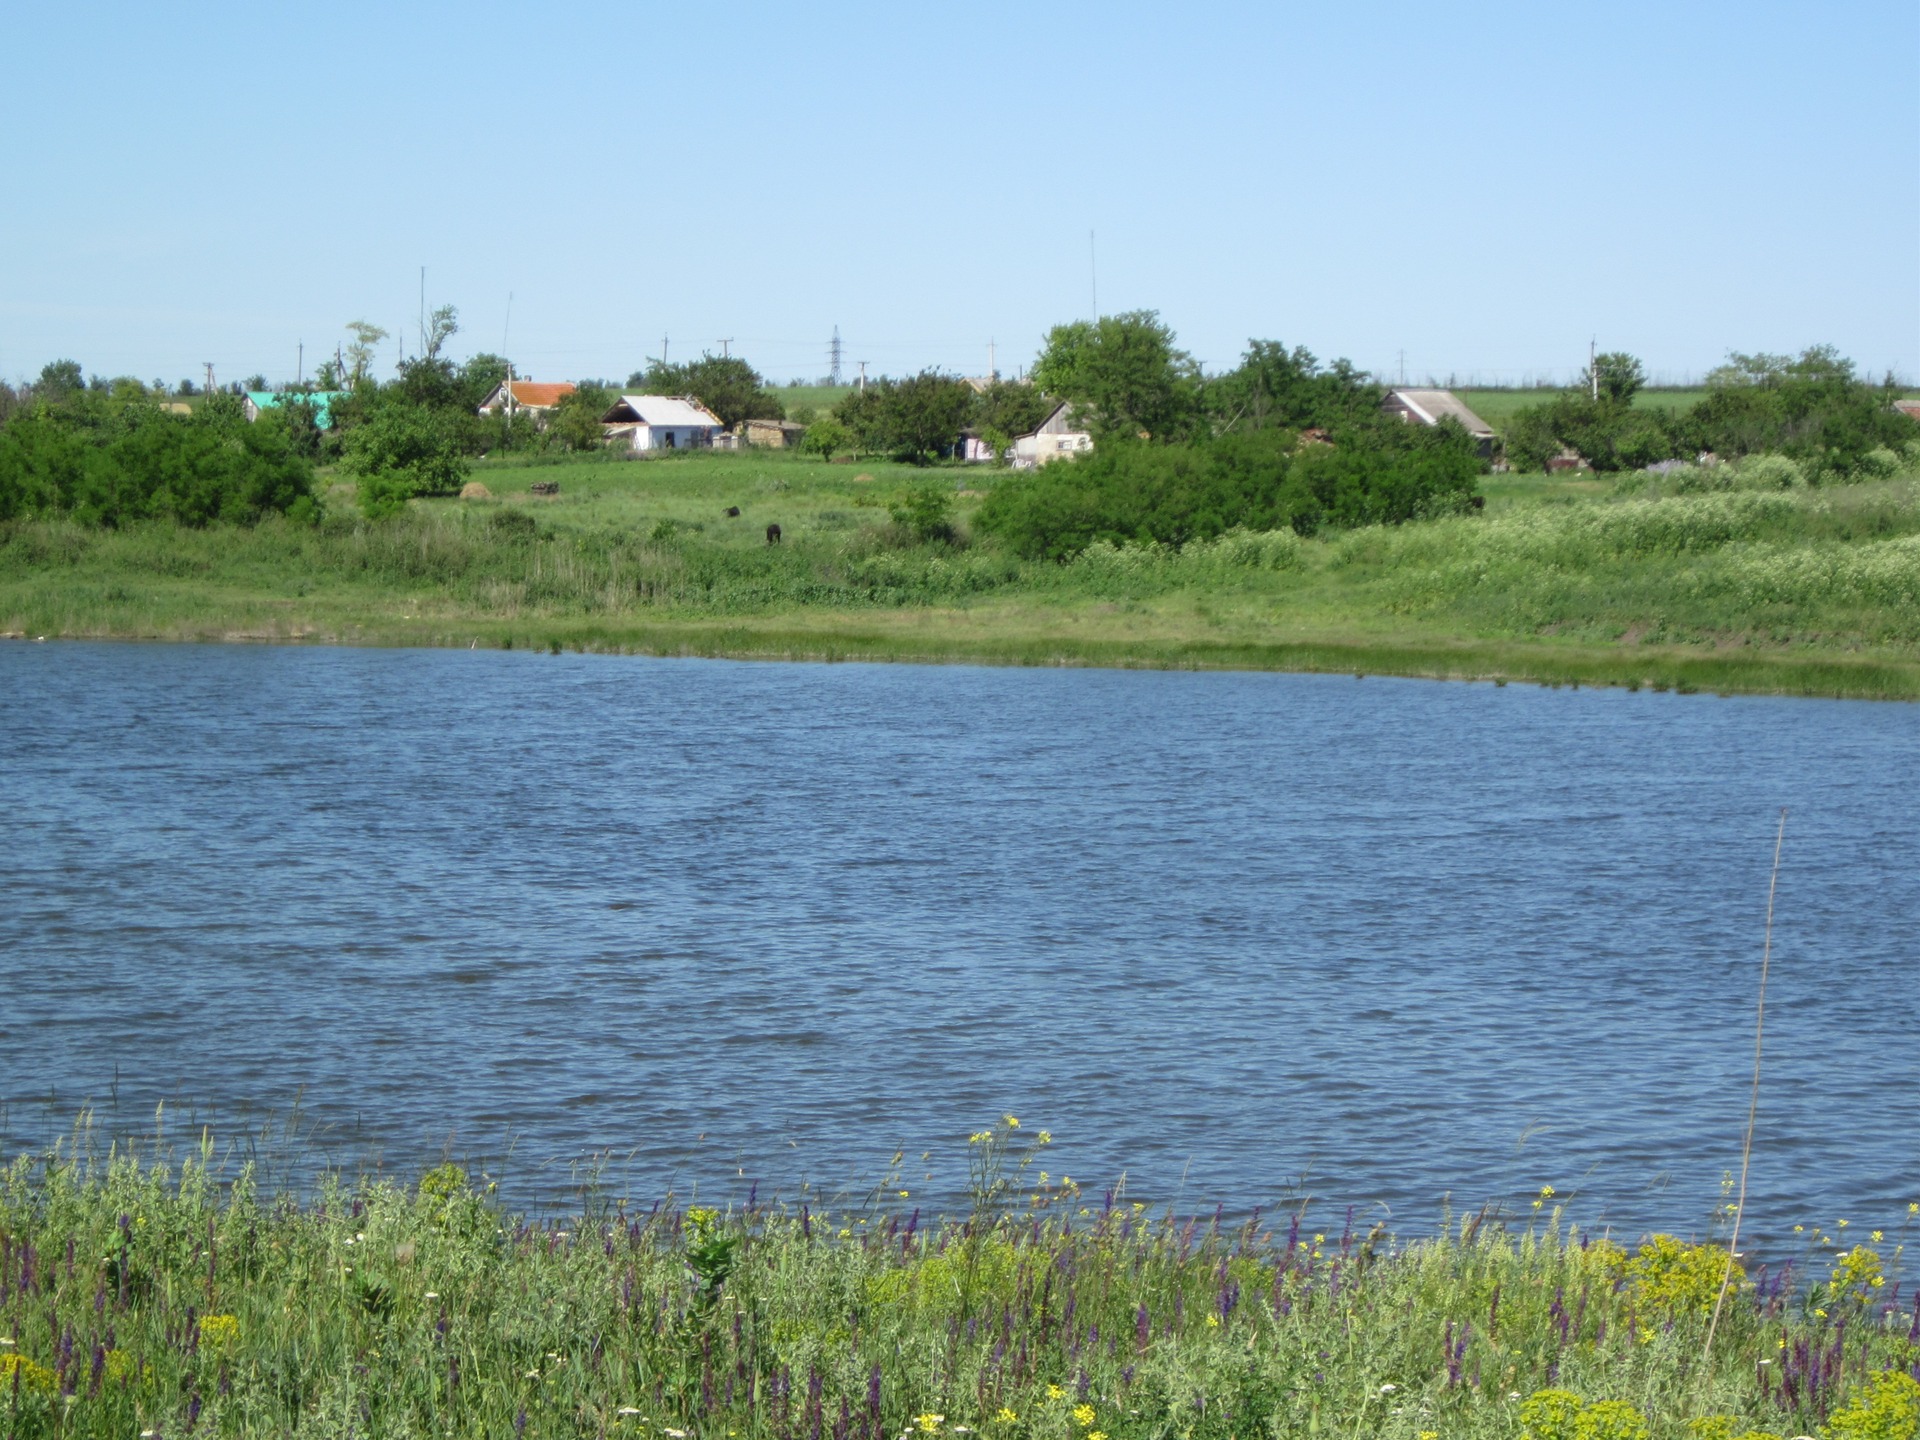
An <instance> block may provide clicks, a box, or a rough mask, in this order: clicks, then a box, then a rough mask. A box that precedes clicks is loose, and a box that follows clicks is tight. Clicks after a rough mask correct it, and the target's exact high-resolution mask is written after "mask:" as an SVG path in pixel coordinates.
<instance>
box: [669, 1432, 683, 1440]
mask: <svg viewBox="0 0 1920 1440" xmlns="http://www.w3.org/2000/svg"><path fill="white" fill-rule="evenodd" d="M667 1434H669V1435H671V1436H672V1437H673V1440H687V1432H686V1431H684V1430H669V1431H667Z"/></svg>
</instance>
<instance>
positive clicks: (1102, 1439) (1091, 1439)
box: [1087, 1430, 1107, 1440]
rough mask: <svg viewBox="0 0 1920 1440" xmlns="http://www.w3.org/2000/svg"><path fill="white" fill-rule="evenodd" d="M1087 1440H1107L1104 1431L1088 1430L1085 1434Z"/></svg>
mask: <svg viewBox="0 0 1920 1440" xmlns="http://www.w3.org/2000/svg"><path fill="white" fill-rule="evenodd" d="M1087 1440H1107V1432H1106V1431H1104V1430H1089V1431H1088V1432H1087Z"/></svg>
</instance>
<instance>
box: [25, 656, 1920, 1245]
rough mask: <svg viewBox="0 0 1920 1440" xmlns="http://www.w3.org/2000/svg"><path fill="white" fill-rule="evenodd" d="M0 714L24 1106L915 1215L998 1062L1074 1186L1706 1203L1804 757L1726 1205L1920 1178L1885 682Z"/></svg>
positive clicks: (950, 1158) (205, 691)
mask: <svg viewBox="0 0 1920 1440" xmlns="http://www.w3.org/2000/svg"><path fill="white" fill-rule="evenodd" d="M0 734H4V735H5V736H6V750H5V757H4V761H0V845H4V847H5V853H6V856H7V863H8V872H9V873H8V877H7V885H6V901H5V904H4V905H3V906H0V954H4V955H5V956H6V957H7V960H6V971H7V978H6V981H5V996H6V1001H5V1005H4V1020H3V1021H0V1024H3V1026H4V1028H3V1029H0V1100H4V1103H5V1109H4V1113H3V1114H0V1139H3V1140H4V1141H5V1144H6V1146H7V1149H8V1151H9V1153H12V1152H17V1151H18V1150H20V1149H23V1148H29V1147H40V1146H44V1145H46V1144H48V1143H49V1142H50V1141H51V1140H52V1139H53V1138H54V1137H56V1136H58V1135H59V1134H61V1133H63V1132H65V1131H68V1130H70V1129H71V1127H72V1125H73V1123H74V1120H75V1117H76V1115H77V1114H78V1113H79V1112H80V1111H81V1110H82V1109H83V1108H85V1109H91V1110H92V1112H93V1114H94V1119H95V1123H96V1125H97V1126H98V1127H99V1129H100V1131H101V1132H102V1134H103V1135H106V1134H113V1133H138V1132H141V1131H143V1130H151V1129H152V1127H153V1123H154V1110H155V1106H156V1105H158V1104H160V1103H161V1102H163V1101H164V1102H165V1103H166V1105H167V1107H168V1110H167V1115H168V1117H169V1118H168V1119H167V1121H166V1124H167V1127H168V1131H167V1133H168V1134H169V1135H170V1136H171V1137H172V1138H174V1139H176V1140H181V1139H191V1138H193V1137H194V1136H195V1135H197V1134H198V1127H199V1126H200V1125H202V1124H207V1125H211V1126H212V1127H213V1129H214V1130H215V1132H216V1133H217V1134H218V1135H220V1136H224V1137H226V1139H227V1140H228V1141H229V1142H236V1141H240V1140H242V1139H244V1137H246V1136H247V1135H249V1134H257V1133H258V1132H259V1129H260V1127H261V1126H262V1125H263V1123H265V1122H267V1121H268V1119H269V1117H272V1118H273V1120H274V1123H277V1124H279V1125H282V1126H286V1125H289V1124H290V1125H291V1126H292V1129H293V1131H294V1132H295V1134H296V1135H297V1136H298V1142H297V1143H298V1148H299V1150H300V1153H301V1155H302V1157H303V1159H304V1161H305V1162H310V1163H321V1162H328V1163H338V1164H343V1165H350V1166H358V1165H373V1164H379V1165H384V1166H386V1167H389V1168H391V1169H393V1170H396V1171H399V1172H401V1173H405V1172H406V1171H408V1170H410V1169H413V1168H416V1167H417V1166H418V1165H420V1164H422V1163H432V1162H434V1161H436V1160H438V1159H439V1158H441V1157H442V1156H443V1155H452V1156H453V1157H455V1158H459V1159H463V1160H465V1161H467V1162H468V1163H471V1164H474V1165H477V1166H479V1167H481V1168H483V1169H485V1170H486V1171H487V1172H488V1173H491V1174H495V1175H498V1176H499V1177H500V1178H501V1181H502V1187H503V1191H504V1192H505V1193H507V1194H509V1195H512V1196H514V1197H515V1198H516V1199H517V1200H519V1201H523V1202H524V1203H528V1204H566V1203H577V1187H578V1186H579V1185H580V1184H581V1183H582V1176H583V1175H586V1174H589V1173H590V1172H594V1171H596V1170H597V1171H598V1172H599V1174H600V1179H599V1180H598V1182H597V1183H599V1184H601V1185H613V1186H617V1188H618V1189H619V1190H621V1191H622V1192H629V1191H630V1192H631V1193H633V1194H634V1195H637V1196H643V1197H646V1198H647V1199H648V1200H651V1199H652V1198H655V1197H657V1196H658V1195H659V1194H660V1193H661V1192H662V1191H664V1190H665V1189H667V1188H668V1187H669V1186H671V1187H673V1188H674V1189H675V1191H676V1193H679V1194H682V1195H685V1194H688V1193H691V1192H692V1191H693V1190H694V1189H695V1188H696V1187H697V1188H698V1190H699V1192H700V1193H701V1194H702V1195H705V1196H711V1197H719V1198H724V1197H727V1196H733V1195H740V1196H744V1195H745V1193H746V1192H747V1191H748V1189H749V1187H751V1186H754V1185H756V1184H757V1185H758V1186H759V1189H760V1195H761V1197H762V1198H765V1197H766V1196H767V1195H770V1194H774V1193H779V1194H785V1195H792V1194H797V1193H799V1187H800V1186H801V1185H802V1184H807V1185H809V1186H812V1187H814V1188H815V1189H816V1190H820V1191H827V1192H845V1193H847V1194H850V1195H859V1194H863V1193H864V1192H865V1189H866V1187H868V1186H870V1185H873V1184H875V1183H876V1182H878V1181H879V1180H880V1178H881V1177H882V1176H883V1175H884V1174H885V1173H886V1172H887V1171H888V1168H889V1163H890V1161H891V1160H892V1157H893V1156H894V1154H895V1152H896V1150H899V1151H902V1152H904V1153H905V1156H906V1159H905V1160H904V1161H903V1163H902V1166H901V1167H900V1177H899V1179H898V1181H897V1182H896V1183H897V1185H898V1188H899V1189H901V1190H907V1191H909V1192H910V1193H911V1194H912V1196H913V1200H912V1202H911V1203H919V1202H920V1201H921V1200H922V1199H924V1200H925V1201H926V1202H927V1203H928V1204H929V1205H930V1206H934V1207H943V1206H951V1205H953V1204H955V1203H958V1196H959V1195H960V1194H961V1191H962V1188H963V1186H964V1182H965V1168H964V1167H965V1159H966V1151H967V1146H966V1137H967V1135H968V1133H969V1132H971V1131H973V1130H977V1129H979V1128H980V1127H981V1126H983V1125H985V1124H987V1123H989V1122H991V1121H992V1120H994V1119H996V1118H997V1117H999V1116H1000V1115H1002V1114H1004V1113H1011V1114H1015V1115H1018V1116H1019V1117H1020V1118H1021V1120H1022V1122H1023V1129H1024V1130H1025V1131H1026V1132H1027V1133H1032V1132H1033V1131H1035V1130H1037V1129H1039V1128H1040V1127H1046V1128H1048V1129H1050V1130H1051V1131H1052V1134H1053V1137H1054V1142H1053V1144H1052V1146H1051V1147H1050V1148H1049V1150H1048V1151H1047V1152H1046V1154H1045V1158H1044V1159H1043V1160H1041V1161H1039V1162H1037V1166H1038V1165H1044V1166H1045V1168H1046V1169H1047V1170H1048V1171H1049V1173H1050V1175H1051V1176H1053V1177H1055V1178H1056V1179H1057V1177H1058V1176H1059V1175H1061V1174H1063V1173H1064V1174H1070V1175H1072V1176H1073V1177H1074V1178H1075V1179H1076V1180H1077V1181H1080V1182H1081V1183H1082V1184H1083V1185H1084V1186H1085V1187H1086V1190H1087V1193H1088V1195H1090V1196H1094V1197H1098V1196H1100V1195H1102V1193H1103V1192H1104V1191H1105V1190H1106V1189H1107V1188H1109V1187H1111V1186H1114V1185H1115V1184H1117V1183H1119V1182H1121V1181H1122V1179H1123V1178H1124V1185H1125V1192H1124V1193H1125V1194H1126V1196H1127V1197H1128V1198H1129V1199H1132V1200H1139V1201H1144V1202H1147V1203H1151V1204H1155V1205H1158V1204H1162V1203H1172V1204H1177V1205H1178V1206H1180V1207H1181V1208H1182V1209H1183V1210H1200V1211H1210V1210H1211V1209H1212V1208H1213V1207H1214V1206H1215V1205H1216V1204H1223V1205H1225V1206H1227V1207H1228V1209H1229V1210H1231V1211H1244V1210H1246V1209H1248V1208H1250V1207H1252V1206H1254V1205H1265V1206H1272V1205H1276V1204H1281V1203H1299V1201H1300V1200H1301V1199H1302V1198H1303V1197H1309V1198H1310V1203H1311V1204H1312V1206H1313V1207H1314V1208H1315V1210H1316V1211H1317V1212H1319V1211H1323V1212H1324V1213H1326V1214H1328V1215H1330V1216H1333V1217H1335V1218H1338V1216H1339V1215H1340V1212H1342V1211H1343V1210H1344V1208H1345V1207H1346V1206H1348V1205H1352V1206H1355V1207H1358V1208H1357V1212H1356V1213H1357V1214H1358V1215H1359V1216H1360V1217H1361V1220H1362V1222H1363V1223H1371V1221H1372V1220H1373V1219H1375V1218H1381V1217H1389V1216H1390V1217H1391V1218H1390V1223H1391V1224H1392V1225H1394V1226H1395V1227H1396V1228H1398V1229H1400V1230H1402V1231H1405V1232H1413V1231H1419V1230H1423V1229H1430V1228H1432V1226H1433V1225H1435V1224H1436V1223H1438V1220H1439V1217H1440V1215H1441V1213H1442V1208H1443V1206H1444V1205H1447V1204H1450V1205H1451V1206H1452V1208H1453V1210H1454V1211H1455V1212H1456V1213H1457V1212H1461V1211H1465V1210H1470V1209H1475V1208H1478V1207H1479V1206H1480V1205H1481V1204H1483V1203H1485V1202H1489V1201H1492V1202H1501V1203H1505V1204H1507V1205H1509V1206H1510V1207H1512V1208H1515V1209H1517V1210H1519V1211H1520V1212H1521V1213H1525V1212H1526V1210H1527V1207H1528V1205H1529V1204H1530V1201H1531V1199H1532V1198H1533V1197H1535V1196H1536V1195H1537V1194H1538V1192H1539V1190H1540V1188H1541V1187H1542V1186H1546V1185H1551V1186H1553V1187H1554V1188H1555V1190H1556V1192H1557V1196H1556V1198H1558V1199H1565V1200H1567V1201H1568V1203H1569V1204H1570V1208H1571V1213H1572V1214H1573V1215H1575V1216H1577V1217H1578V1218H1579V1219H1580V1220H1581V1221H1582V1222H1584V1223H1588V1224H1595V1225H1612V1226H1614V1227H1615V1228H1616V1229H1618V1230H1622V1231H1628V1232H1632V1233H1638V1232H1639V1231H1641V1230H1643V1229H1646V1228H1649V1227H1655V1226H1658V1227H1661V1228H1666V1229H1675V1230H1680V1231H1683V1232H1686V1233H1700V1234H1704V1233H1706V1232H1707V1230H1708V1227H1709V1226H1710V1224H1711V1222H1712V1219H1713V1215H1714V1211H1715V1207H1717V1206H1719V1205H1721V1204H1722V1203H1723V1184H1724V1179H1725V1177H1726V1176H1727V1175H1728V1174H1729V1172H1732V1171H1735V1170H1737V1168H1738V1166H1739V1162H1740V1149H1741V1135H1742V1131H1743V1128H1744V1126H1745V1122H1746V1114H1747V1102H1748V1086H1749V1083H1750V1076H1751V1067H1752V1062H1753V1019H1754V1002H1755V995H1756V985H1757V981H1758V975H1759V967H1760V960H1761V946H1762V939H1763V931H1764V924H1765V917H1766V908H1767V895H1768V880H1769V870H1770V866H1771V863H1772V859H1773V848H1774V839H1775V829H1776V825H1777V823H1778V820H1779V816H1780V811H1781V808H1782V807H1783V806H1784V807H1787V808H1788V810H1789V814H1788V818H1787V827H1786V839H1785V846H1784V851H1783V856H1782V859H1781V864H1780V874H1779V889H1778V897H1777V906H1776V912H1775V919H1774V939H1773V952H1772V972H1771V983H1770V990H1769V993H1768V997H1767V1002H1768V1010H1767V1036H1766V1060H1765V1066H1766V1068H1765V1074H1764V1079H1763V1082H1762V1088H1761V1095H1760V1110H1759V1124H1758V1128H1757V1132H1756V1136H1755V1143H1754V1157H1753V1171H1752V1185H1751V1194H1752V1198H1751V1201H1750V1208H1749V1215H1750V1218H1749V1221H1748V1225H1749V1233H1750V1234H1754V1235H1756V1236H1757V1237H1760V1238H1762V1239H1763V1240H1764V1239H1766V1238H1767V1237H1771V1239H1772V1240H1773V1241H1774V1242H1776V1243H1784V1241H1785V1240H1786V1239H1789V1238H1790V1237H1791V1226H1792V1225H1793V1224H1794V1223H1796V1222H1805V1223H1807V1224H1810V1225H1812V1224H1825V1225H1828V1226H1829V1227H1830V1226H1831V1225H1832V1224H1833V1222H1834V1220H1835V1219H1836V1218H1837V1217H1849V1218H1851V1219H1853V1220H1854V1222H1855V1223H1856V1224H1860V1225H1865V1224H1868V1223H1873V1224H1881V1223H1886V1224H1890V1225H1897V1224H1898V1223H1899V1221H1900V1219H1901V1218H1902V1217H1904V1215H1905V1211H1906V1207H1907V1205H1908V1203H1909V1202H1911V1201H1914V1200H1920V1084H1917V1083H1916V1081H1917V1080H1920V1077H1917V1076H1916V1060H1915V1056H1916V1053H1920V1052H1917V1050H1916V1043H1917V1042H1920V938H1916V934H1917V930H1920V926H1917V923H1916V922H1920V785H1917V784H1916V777H1920V710H1915V709H1913V708H1911V707H1903V706H1894V705H1875V704H1865V703H1848V702H1825V701H1805V700H1773V699H1752V698H1749V699H1715V698H1709V697H1702V696H1688V697H1681V696H1675V695H1665V694H1653V693H1627V692H1625V691H1618V690H1598V691H1596V690H1550V689H1540V688H1532V687H1523V686H1504V687H1496V686H1491V685H1461V684H1435V683H1429V682H1420V681H1397V680H1383V679H1377V678H1369V679H1365V680H1356V679H1354V678H1352V677H1327V676H1294V675H1272V674H1210V673H1164V672H1130V671H1100V670H1034V669H1027V670H1021V669H988V668H969V667H959V666H954V667H922V666H889V665H872V666H856V665H789V664H770V663H728V662H715V661H695V660H685V661H681V660H657V659H635V658H613V657H592V656H580V655H564V656H548V655H529V654H525V653H501V652H482V651H430V650H404V651H395V650H372V649H317V648H269V647H217V646H165V647H162V646H140V645H119V644H97V645H96V644H66V645H22V644H14V645H6V646H0ZM923 1152H924V1153H926V1154H927V1155H928V1156H929V1158H928V1159H927V1160H926V1161H924V1162H923V1161H922V1160H921V1156H922V1154H923ZM594 1157H601V1158H600V1159H599V1160H597V1161H596V1160H595V1158H594ZM1037 1166H1036V1168H1037ZM1031 1178H1033V1177H1032V1175H1031V1173H1030V1175H1029V1179H1031ZM1090 1203H1099V1202H1098V1200H1097V1199H1096V1200H1094V1201H1091V1202H1090Z"/></svg>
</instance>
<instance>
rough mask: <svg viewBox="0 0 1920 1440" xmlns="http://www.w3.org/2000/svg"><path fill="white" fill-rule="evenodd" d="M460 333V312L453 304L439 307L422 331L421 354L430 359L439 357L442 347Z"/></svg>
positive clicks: (429, 316) (428, 318)
mask: <svg viewBox="0 0 1920 1440" xmlns="http://www.w3.org/2000/svg"><path fill="white" fill-rule="evenodd" d="M459 333H460V312H459V311H458V310H456V309H454V308H453V306H451V305H442V306H440V307H438V308H437V309H435V310H434V311H433V313H432V314H430V315H428V316H427V323H426V326H425V328H423V329H422V330H421V332H420V354H421V355H422V357H424V358H425V359H428V360H437V359H439V358H440V347H441V346H442V345H445V344H446V343H447V341H449V340H451V339H452V338H453V337H454V336H455V335H457V334H459Z"/></svg>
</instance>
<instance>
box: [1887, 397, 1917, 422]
mask: <svg viewBox="0 0 1920 1440" xmlns="http://www.w3.org/2000/svg"><path fill="white" fill-rule="evenodd" d="M1893 408H1894V409H1896V410H1898V411H1899V412H1900V413H1901V414H1902V415H1910V416H1912V417H1913V418H1914V419H1915V420H1920V400H1896V401H1894V402H1893Z"/></svg>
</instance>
